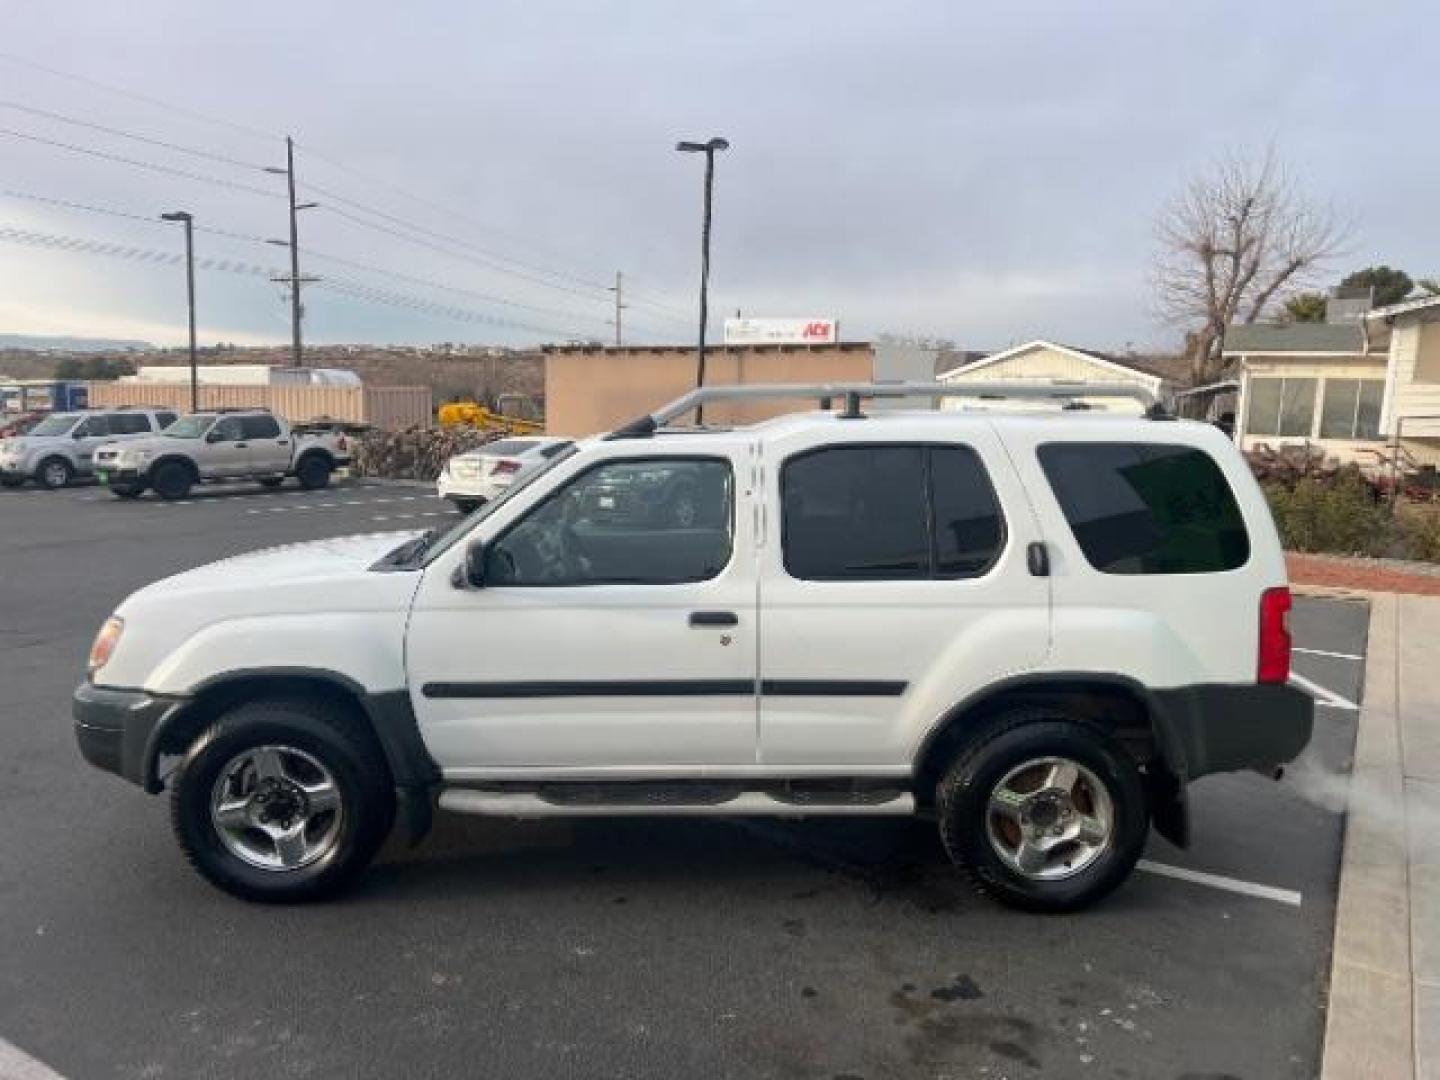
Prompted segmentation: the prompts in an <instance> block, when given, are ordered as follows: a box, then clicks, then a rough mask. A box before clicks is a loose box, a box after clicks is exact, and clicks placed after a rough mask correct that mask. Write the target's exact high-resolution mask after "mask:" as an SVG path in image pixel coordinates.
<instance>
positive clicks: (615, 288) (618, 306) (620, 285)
mask: <svg viewBox="0 0 1440 1080" xmlns="http://www.w3.org/2000/svg"><path fill="white" fill-rule="evenodd" d="M624 277H625V275H623V274H622V273H620V271H619V270H616V271H615V284H614V285H612V286H610V291H611V292H613V293H614V294H615V319H614V323H615V347H616V348H617V349H618V348H620V346H621V345H623V344H625V337H624V334H623V333H622V331H621V321H620V313H621V312H622V311H624V310H625V309H626V308H627V307H628V306H629V305H628V304H624V303H622V302H621V296H622V290H623V289H624V286H625V282H624Z"/></svg>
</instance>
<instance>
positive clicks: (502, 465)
mask: <svg viewBox="0 0 1440 1080" xmlns="http://www.w3.org/2000/svg"><path fill="white" fill-rule="evenodd" d="M519 471H520V462H518V461H509V460H503V459H502V460H500V461H497V462H495V465H494V466H493V467H492V468H491V470H490V475H491V476H508V475H509V474H510V473H517V472H519Z"/></svg>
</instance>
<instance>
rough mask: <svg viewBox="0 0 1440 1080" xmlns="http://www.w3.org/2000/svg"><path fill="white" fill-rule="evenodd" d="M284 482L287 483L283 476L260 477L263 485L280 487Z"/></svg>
mask: <svg viewBox="0 0 1440 1080" xmlns="http://www.w3.org/2000/svg"><path fill="white" fill-rule="evenodd" d="M283 483H285V478H284V477H283V476H262V477H261V478H260V486H261V487H267V488H278V487H279V486H280V485H281V484H283Z"/></svg>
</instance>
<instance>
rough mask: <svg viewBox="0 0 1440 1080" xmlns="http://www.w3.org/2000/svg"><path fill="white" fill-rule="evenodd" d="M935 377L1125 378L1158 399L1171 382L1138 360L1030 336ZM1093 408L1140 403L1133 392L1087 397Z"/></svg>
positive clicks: (954, 404) (965, 402)
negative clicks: (1124, 395)
mask: <svg viewBox="0 0 1440 1080" xmlns="http://www.w3.org/2000/svg"><path fill="white" fill-rule="evenodd" d="M938 378H939V381H941V382H946V383H952V384H964V383H967V382H973V383H987V382H1020V383H1036V384H1040V385H1044V384H1050V383H1057V382H1071V383H1075V382H1078V383H1124V384H1126V385H1130V386H1139V387H1142V388H1144V389H1146V390H1149V391H1150V392H1151V393H1152V394H1154V395H1155V396H1156V398H1157V399H1161V400H1163V399H1164V398H1165V397H1166V396H1167V395H1168V393H1169V391H1170V389H1171V387H1170V384H1169V382H1168V381H1167V380H1166V378H1165V376H1164V375H1163V374H1161V373H1160V372H1158V371H1152V370H1149V369H1147V368H1145V367H1142V366H1140V362H1139V361H1135V360H1132V359H1130V358H1128V357H1127V358H1124V359H1121V358H1119V357H1115V356H1109V355H1106V354H1104V353H1097V352H1092V351H1090V350H1086V349H1077V348H1074V347H1072V346H1069V345H1057V344H1056V343H1054V342H1053V341H1029V342H1026V343H1025V344H1024V345H1016V346H1015V347H1014V348H1010V349H1005V350H1003V351H1001V352H997V353H992V354H991V355H989V356H986V357H982V358H981V359H979V360H972V361H971V362H970V363H968V364H962V365H960V366H959V367H957V368H951V369H950V370H949V371H946V372H944V373H942V374H941V375H939V376H938ZM1085 400H1086V402H1087V403H1088V404H1089V405H1090V407H1091V408H1092V409H1105V410H1110V411H1114V412H1130V413H1139V412H1141V411H1143V408H1144V407H1143V406H1142V405H1141V404H1140V403H1139V402H1138V401H1136V400H1135V399H1133V398H1086V399H1085ZM977 405H978V406H980V407H984V405H985V403H984V402H983V401H979V402H977V401H976V400H975V399H974V398H945V399H943V401H942V407H943V408H948V409H963V408H975V407H976V406H977ZM1004 407H1005V408H1006V409H1016V408H1034V409H1042V410H1044V409H1053V408H1054V405H1052V404H1050V403H1049V402H1044V401H1035V402H1006V403H1004Z"/></svg>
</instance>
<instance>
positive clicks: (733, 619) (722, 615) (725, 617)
mask: <svg viewBox="0 0 1440 1080" xmlns="http://www.w3.org/2000/svg"><path fill="white" fill-rule="evenodd" d="M739 623H740V616H738V615H736V614H735V612H733V611H692V612H691V613H690V625H691V626H737V625H739Z"/></svg>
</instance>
